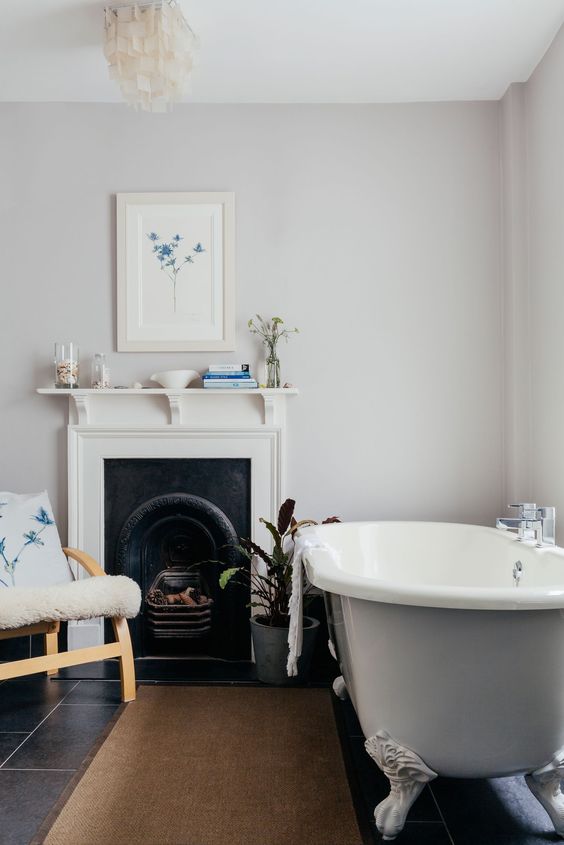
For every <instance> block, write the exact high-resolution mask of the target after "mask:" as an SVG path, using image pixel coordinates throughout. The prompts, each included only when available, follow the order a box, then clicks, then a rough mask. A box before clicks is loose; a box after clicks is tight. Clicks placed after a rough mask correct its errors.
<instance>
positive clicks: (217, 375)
mask: <svg viewBox="0 0 564 845" xmlns="http://www.w3.org/2000/svg"><path fill="white" fill-rule="evenodd" d="M202 380H203V382H204V387H205V388H208V389H213V390H249V389H251V388H255V387H258V384H257V383H256V381H255V379H254V378H253V377H252V375H251V372H250V368H249V365H248V364H210V367H209V369H208V371H207V373H205V375H204V376H202Z"/></svg>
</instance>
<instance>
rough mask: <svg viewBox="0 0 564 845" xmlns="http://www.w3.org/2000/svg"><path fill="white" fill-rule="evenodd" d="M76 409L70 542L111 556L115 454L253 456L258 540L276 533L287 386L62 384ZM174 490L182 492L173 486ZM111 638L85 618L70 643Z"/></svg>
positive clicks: (72, 414) (50, 392) (51, 392)
mask: <svg viewBox="0 0 564 845" xmlns="http://www.w3.org/2000/svg"><path fill="white" fill-rule="evenodd" d="M38 393H41V394H44V395H47V396H49V397H52V396H65V397H66V398H67V399H68V402H69V416H68V423H69V425H68V491H69V493H68V515H69V538H68V541H69V545H70V546H75V547H78V548H81V549H84V550H85V551H87V552H88V553H89V554H91V555H93V557H95V558H96V559H97V560H99V561H100V563H101V565H102V567H105V560H104V545H105V544H104V462H105V460H108V459H112V458H132V459H135V458H172V459H174V458H247V459H249V460H250V461H251V525H252V526H253V532H254V534H253V536H254V539H256V541H257V542H259V543H261V544H265V545H268V543H269V540H270V537H269V534H268V532H267V530H266V529H265V527H264V525H263V524H262V523H260V522H259V518H260V517H261V516H265V517H269V518H272V517H274V516H275V514H276V513H277V510H278V507H279V505H280V502H281V501H282V500H283V497H284V496H285V495H286V490H285V483H284V467H285V448H286V432H285V428H286V402H287V399H288V398H289V397H290V396H295V395H296V394H297V393H298V391H297V390H296V389H295V388H285V389H280V390H204V389H192V390H191V389H187V390H165V389H160V388H155V389H151V388H149V389H146V390H145V389H143V390H136V389H123V390H119V389H112V390H86V389H85V390H83V389H76V390H58V389H55V388H40V389H39V390H38ZM171 492H174V491H171ZM102 641H103V624H102V623H101V622H100V623H99V624H98V622H97V621H96V620H93V621H91V622H90V623H87V624H84V623H79V624H77V625H75V626H73V627H72V630H69V646H70V647H73V648H79V647H83V646H86V645H91V644H95V643H98V642H102Z"/></svg>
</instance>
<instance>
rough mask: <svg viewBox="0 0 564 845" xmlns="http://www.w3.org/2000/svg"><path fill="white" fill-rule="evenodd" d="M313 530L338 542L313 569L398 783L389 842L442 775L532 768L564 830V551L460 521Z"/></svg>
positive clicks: (376, 745)
mask: <svg viewBox="0 0 564 845" xmlns="http://www.w3.org/2000/svg"><path fill="white" fill-rule="evenodd" d="M302 534H303V535H305V536H307V538H308V539H309V540H310V541H311V542H312V543H319V544H325V545H326V546H327V547H329V548H311V549H309V550H308V551H306V553H305V556H304V563H305V567H306V571H307V575H308V577H309V579H310V581H311V582H312V583H313V584H314V585H316V586H317V587H320V588H321V589H322V590H323V591H324V593H325V597H326V605H327V611H328V619H329V628H330V634H331V639H332V641H333V643H334V646H335V649H336V653H337V655H336V656H337V659H338V661H339V663H340V666H341V671H342V674H343V677H344V681H345V684H346V689H347V691H348V693H349V694H350V697H351V699H352V702H353V704H354V707H355V709H356V712H357V715H358V718H359V721H360V724H361V726H362V729H363V731H364V734H365V736H366V737H367V751H368V752H369V753H370V754H371V756H372V757H373V758H374V759H375V760H376V762H377V763H378V765H379V766H380V768H382V769H383V771H384V772H385V773H386V774H387V775H388V777H389V778H390V781H391V787H392V788H391V794H390V796H389V797H388V798H387V799H386V801H384V802H382V803H381V804H380V805H378V807H377V808H376V811H375V815H376V822H377V824H378V827H379V829H380V831H381V832H382V833H383V835H384V838H387V839H392V838H394V837H395V836H396V835H397V833H398V832H399V831H400V830H401V828H402V827H403V824H404V822H405V817H406V814H407V812H408V810H409V807H410V806H411V804H412V803H413V801H414V800H415V798H416V797H417V795H418V794H419V792H420V791H421V789H422V788H423V786H424V784H425V783H426V782H427V781H429V780H432V778H433V777H436V775H437V774H438V775H445V776H447V777H497V776H502V775H515V774H529V777H528V778H527V782H528V784H529V786H530V788H531V790H532V791H533V793H534V794H535V795H536V796H537V798H538V799H539V800H540V801H541V803H542V804H543V806H544V807H545V809H547V811H548V812H549V815H550V816H551V818H552V821H553V822H554V824H555V827H556V829H557V832H559V833H560V834H561V835H564V798H563V797H562V795H561V793H560V788H559V779H560V778H562V777H564V753H563V752H562V751H561V749H563V747H564V615H563V612H562V608H564V550H563V549H560V548H557V547H554V546H553V547H543V548H540V549H538V548H536V547H535V546H534V545H532V544H529V543H522V542H519V541H518V540H517V539H516V538H515V537H514V535H512V534H510V533H508V532H503V531H499V530H497V529H495V528H484V527H481V526H476V525H456V524H449V523H425V522H419V523H418V522H372V523H341V524H334V525H324V526H317V527H315V528H311V529H305V530H304V531H302ZM329 549H330V550H329ZM517 561H521V564H522V574H521V579H520V582H519V585H518V586H516V584H515V580H514V576H513V570H514V565H515V563H516V562H517ZM337 689H338V687H337Z"/></svg>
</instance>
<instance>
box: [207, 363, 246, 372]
mask: <svg viewBox="0 0 564 845" xmlns="http://www.w3.org/2000/svg"><path fill="white" fill-rule="evenodd" d="M249 370H250V367H249V365H248V364H210V365H209V367H208V372H209V373H248V372H249Z"/></svg>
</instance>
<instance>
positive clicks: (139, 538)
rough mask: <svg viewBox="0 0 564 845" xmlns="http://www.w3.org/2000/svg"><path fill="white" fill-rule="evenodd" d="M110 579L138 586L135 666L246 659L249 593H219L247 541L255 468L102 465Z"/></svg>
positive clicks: (223, 461) (205, 462) (214, 461)
mask: <svg viewBox="0 0 564 845" xmlns="http://www.w3.org/2000/svg"><path fill="white" fill-rule="evenodd" d="M104 499H105V546H106V556H105V559H106V570H107V571H108V572H111V573H115V574H123V575H128V576H129V577H130V578H133V579H134V580H135V581H137V583H138V584H139V585H140V587H141V590H142V595H143V600H142V606H141V613H140V614H139V616H138V618H137V619H136V620H134V621H133V623H132V626H131V632H132V638H133V645H134V651H135V655H136V657H186V658H190V657H192V658H203V657H207V658H219V659H237V660H248V659H250V638H249V625H248V618H249V609H248V607H247V604H248V601H249V596H248V590H246V589H245V588H244V587H243V586H241V585H238V584H235V583H232V584H230V585H229V586H228V587H227V589H224V590H222V589H220V587H219V575H220V573H221V571H222V569H223V566H222V565H220V564H218V563H217V561H221V563H222V564H224V565H228V566H238V565H242V564H243V563H244V558H242V556H241V555H240V554H239V552H238V551H237V548H236V546H237V543H238V537H239V536H249V534H250V461H249V460H247V459H238V458H209V459H208V458H205V459H203V458H202V459H200V458H190V459H152V458H151V459H145V458H142V459H130V458H127V459H122V458H119V459H106V460H105V461H104Z"/></svg>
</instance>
